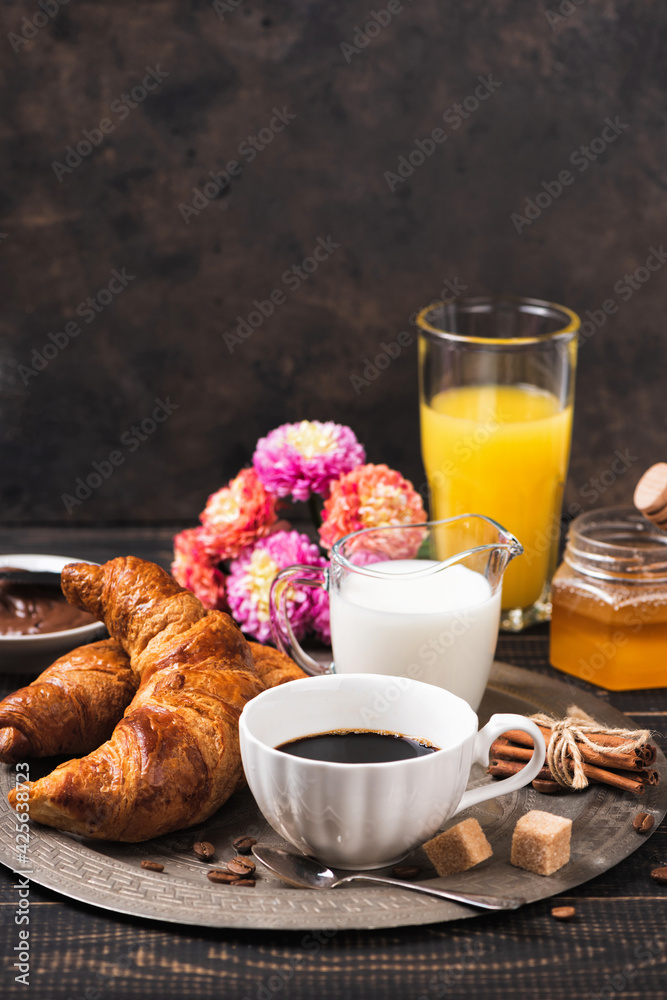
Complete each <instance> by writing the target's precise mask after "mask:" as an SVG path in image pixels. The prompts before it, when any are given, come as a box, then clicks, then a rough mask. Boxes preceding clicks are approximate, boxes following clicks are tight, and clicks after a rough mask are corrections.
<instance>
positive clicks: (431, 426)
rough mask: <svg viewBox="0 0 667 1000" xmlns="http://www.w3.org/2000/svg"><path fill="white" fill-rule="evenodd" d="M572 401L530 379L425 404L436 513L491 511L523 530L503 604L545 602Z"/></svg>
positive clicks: (444, 395) (425, 446)
mask: <svg viewBox="0 0 667 1000" xmlns="http://www.w3.org/2000/svg"><path fill="white" fill-rule="evenodd" d="M571 427H572V406H571V405H570V406H567V407H566V408H564V409H561V408H560V404H559V401H558V399H557V398H556V397H555V396H554V395H552V394H551V393H549V392H546V391H544V390H541V389H537V388H535V387H533V386H523V385H473V386H465V387H462V388H455V389H448V390H446V391H444V392H440V393H438V394H437V395H436V396H434V398H433V399H432V400H431V402H430V404H426V403H424V402H422V406H421V434H422V453H423V458H424V466H425V468H426V475H427V476H428V480H429V485H430V488H431V503H432V508H433V509H432V512H431V516H432V517H433V518H436V519H440V518H445V517H453V516H455V515H456V514H465V513H474V514H486V515H487V516H488V517H492V518H493V519H494V520H496V521H499V522H500V524H502V526H503V527H504V528H507V530H508V531H511V532H512V533H513V534H515V535H516V536H517V538H518V539H519V541H520V542H522V544H523V546H524V554H523V555H522V556H519V557H518V558H517V559H516V560H514V562H513V563H511V565H510V566H509V567H508V569H507V571H506V573H505V578H504V580H503V596H502V604H503V608H526V607H528V606H529V605H531V604H533V603H534V602H535V601H537V600H539V598H540V596H541V595H542V594H543V591H544V587H545V583H546V582H547V581H548V580H550V578H551V575H552V573H553V570H554V568H555V561H556V555H557V546H558V536H559V518H560V509H561V502H562V497H563V486H564V483H565V477H566V474H567V464H568V459H569V453H570V433H571Z"/></svg>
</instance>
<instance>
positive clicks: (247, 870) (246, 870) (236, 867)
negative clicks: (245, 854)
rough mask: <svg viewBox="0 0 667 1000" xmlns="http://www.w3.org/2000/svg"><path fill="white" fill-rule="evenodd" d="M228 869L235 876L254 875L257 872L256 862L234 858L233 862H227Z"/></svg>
mask: <svg viewBox="0 0 667 1000" xmlns="http://www.w3.org/2000/svg"><path fill="white" fill-rule="evenodd" d="M227 867H228V868H229V870H230V872H234V874H235V875H252V873H253V872H254V870H255V862H254V861H251V860H250V858H232V860H231V861H228V862H227Z"/></svg>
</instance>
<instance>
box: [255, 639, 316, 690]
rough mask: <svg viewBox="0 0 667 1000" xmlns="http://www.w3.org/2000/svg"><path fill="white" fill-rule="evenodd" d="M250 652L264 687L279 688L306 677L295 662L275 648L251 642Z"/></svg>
mask: <svg viewBox="0 0 667 1000" xmlns="http://www.w3.org/2000/svg"><path fill="white" fill-rule="evenodd" d="M248 645H249V646H250V652H251V653H252V658H253V660H254V661H255V670H256V671H257V673H258V674H259V676H260V680H261V681H262V684H263V685H264V687H267V688H272V687H278V685H279V684H285V683H286V682H287V681H296V680H299V679H300V678H302V677H305V676H306V674H304V672H303V670H302V669H301V668H300V667H297V665H296V663H295V662H294V660H290V658H289V656H286V655H285V653H281V652H280V650H279V649H274V648H273V646H262V645H260V643H258V642H251V643H249V644H248Z"/></svg>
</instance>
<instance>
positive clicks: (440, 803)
mask: <svg viewBox="0 0 667 1000" xmlns="http://www.w3.org/2000/svg"><path fill="white" fill-rule="evenodd" d="M239 728H240V738H241V756H242V759H243V767H244V769H245V774H246V778H247V779H248V784H249V786H250V789H251V791H252V793H253V795H254V796H255V799H256V801H257V804H258V806H259V808H260V810H261V811H262V813H263V815H264V817H265V818H266V820H267V821H268V822H269V823H270V825H271V826H272V827H273V829H274V830H276V832H277V833H279V834H280V835H281V836H282V837H284V839H285V840H287V841H289V842H290V843H291V844H293V845H294V846H295V847H296V848H298V849H299V850H300V851H302V852H303V853H304V854H309V855H313V856H314V857H317V858H318V859H319V860H321V861H324V862H325V863H326V864H328V865H331V866H333V867H337V868H349V869H351V868H354V869H369V868H382V867H384V866H386V865H392V864H396V862H397V861H399V860H401V859H402V858H404V857H405V856H406V855H407V854H409V853H410V851H412V850H413V849H414V848H415V847H417V846H418V845H419V844H421V843H423V842H424V841H425V840H428V839H429V838H430V837H432V836H434V834H435V833H437V831H438V830H439V829H440V828H441V827H442V825H443V823H445V822H446V821H447V820H448V819H450V818H451V817H452V816H455V815H456V814H457V813H458V812H460V811H461V810H462V809H467V808H468V807H469V806H472V805H474V804H476V803H477V802H483V801H484V800H486V799H492V798H496V797H497V796H499V795H506V794H507V793H508V792H513V791H516V790H517V789H519V788H521V787H523V785H527V784H528V782H530V781H532V780H533V778H535V777H536V775H537V773H538V772H539V770H540V768H541V767H542V766H543V764H544V756H545V745H544V739H543V738H542V734H541V733H540V731H539V729H538V728H537V726H536V725H535V724H534V723H533V722H530V721H529V720H528V719H526V718H525V717H524V716H521V715H512V714H503V715H494V716H492V718H491V720H490V721H489V722H488V723H487V725H486V726H484V728H483V729H482V730H480V731H478V720H477V716H476V715H475V713H474V712H473V710H472V709H471V708H470V706H469V705H468V704H467V703H466V702H465V701H463V700H462V699H461V698H458V697H457V696H456V695H453V694H451V693H450V692H449V691H445V690H444V689H443V688H439V687H435V686H433V685H431V684H424V683H422V682H421V681H413V680H409V679H408V678H405V677H385V676H381V675H377V674H346V675H340V676H339V675H326V676H320V677H308V678H305V679H304V680H298V681H291V682H290V683H289V684H284V685H282V686H280V687H276V688H272V689H270V690H267V691H264V692H262V694H260V695H258V696H257V697H256V698H253V700H252V701H250V702H248V704H247V705H246V706H245V708H244V709H243V712H242V714H241V719H240V724H239ZM510 729H521V730H523V732H525V733H528V735H529V736H531V737H532V739H533V741H534V744H535V751H534V753H533V756H532V758H531V760H530V761H529V762H528V764H527V765H526V766H525V767H524V768H523V769H522V771H521V772H520V773H519V774H515V775H512V776H511V777H509V778H504V779H503V780H502V781H490V782H489V783H488V784H485V785H483V786H481V787H478V788H473V789H470V790H469V791H465V788H466V785H467V782H468V778H469V776H470V769H471V767H472V765H473V763H474V762H476V763H478V764H482V765H486V764H488V758H489V748H490V746H491V744H492V742H493V741H494V740H495V739H497V737H499V736H500V735H501V734H502V733H504V732H507V731H508V730H510ZM340 730H374V731H381V732H390V733H400V734H401V735H404V736H410V737H413V738H414V737H416V738H418V739H422V740H428V741H429V742H430V743H432V744H434V745H435V746H437V747H440V749H439V750H437V751H435V752H434V753H430V754H425V755H424V756H421V757H416V758H413V759H410V760H399V761H390V762H388V763H381V764H338V763H332V762H328V761H316V760H309V759H306V758H303V757H296V756H293V755H291V754H288V753H284V752H283V751H281V750H278V749H276V748H277V747H279V746H280V745H281V744H283V743H286V742H288V741H290V740H295V739H299V738H302V737H304V736H312V735H317V734H318V733H328V732H334V731H340Z"/></svg>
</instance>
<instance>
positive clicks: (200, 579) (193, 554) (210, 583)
mask: <svg viewBox="0 0 667 1000" xmlns="http://www.w3.org/2000/svg"><path fill="white" fill-rule="evenodd" d="M216 563H217V560H216V558H215V556H213V557H212V556H211V555H210V553H209V552H207V551H206V548H205V547H204V544H203V542H202V529H201V528H186V529H185V531H181V532H179V534H178V535H175V536H174V561H173V563H172V564H171V573H172V576H173V577H174V579H175V580H176V582H177V583H180V585H181V587H185V588H186V590H190V591H192V593H193V594H194V595H195V597H198V598H199V600H200V601H201V602H202V604H203V605H204V607H205V608H213V609H215V608H217V609H218V610H219V611H227V610H228V607H229V606H228V604H227V598H226V596H225V580H226V577H225V574H224V573H222V572H221V571H220V570H219V569H218V567H217V564H216Z"/></svg>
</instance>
